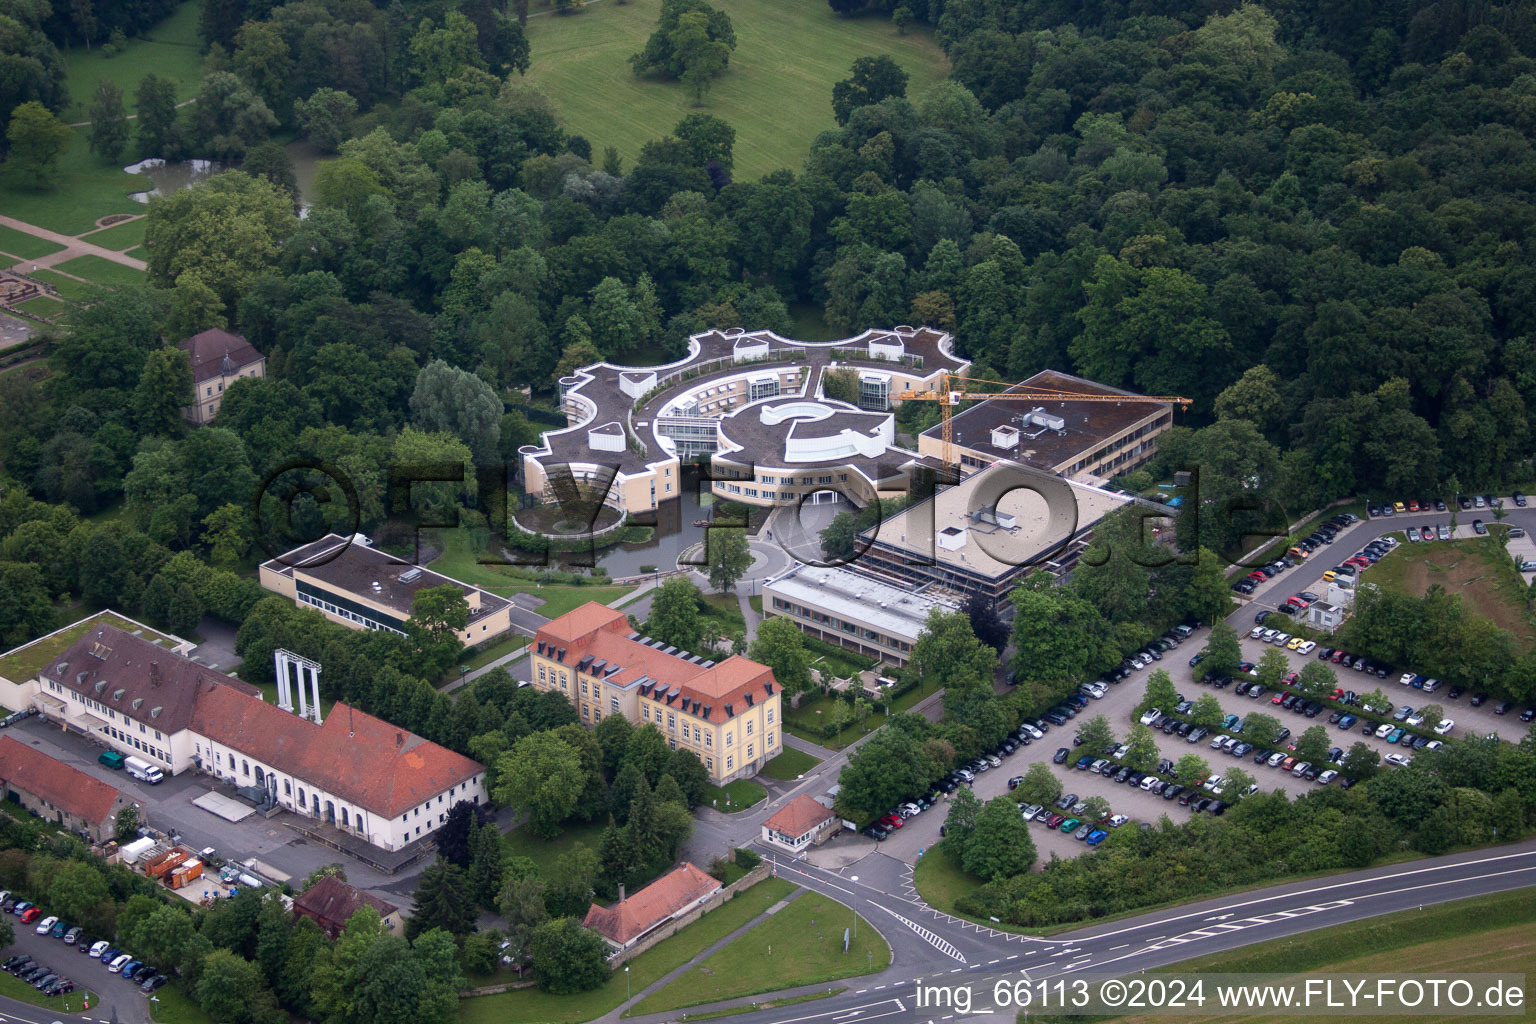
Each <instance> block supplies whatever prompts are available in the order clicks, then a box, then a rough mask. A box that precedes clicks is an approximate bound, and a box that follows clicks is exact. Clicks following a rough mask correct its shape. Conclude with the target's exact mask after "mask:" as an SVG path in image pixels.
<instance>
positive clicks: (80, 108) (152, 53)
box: [64, 0, 203, 122]
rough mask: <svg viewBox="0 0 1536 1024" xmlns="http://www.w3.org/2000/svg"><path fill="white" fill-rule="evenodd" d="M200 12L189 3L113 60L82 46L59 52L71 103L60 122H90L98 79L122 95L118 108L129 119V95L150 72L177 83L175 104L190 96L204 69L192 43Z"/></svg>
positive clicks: (195, 43)
mask: <svg viewBox="0 0 1536 1024" xmlns="http://www.w3.org/2000/svg"><path fill="white" fill-rule="evenodd" d="M200 6H201V5H199V4H197V3H193V2H192V0H188V2H187V3H184V4H182V5H181V6H180V7H178V8H177V9H176V11H175V12H174V13H173V14H172V15H171V16H170V17H169V18H166V19H165V20H164V21H162V22H161V23H160V24H158V25H156V26H154V27H153V28H151V29H150V30H149V31H148V32H146V33H144V35H143V36H140V37H135V38H133V39H130V40H128V48H127V49H126V50H124V51H123V52H122V53H120V54H118V55H117V56H115V57H108V56H106V55H105V54H103V53H102V52H101V47H100V46H93V47H92V48H91V49H90V50H89V51H87V50H86V49H85V47H83V46H80V47H72V48H70V49H68V50H66V51H64V65H65V70H66V72H67V74H68V76H69V79H68V80H69V95H70V100H71V102H70V106H69V109H68V110H67V111H65V113H64V120H65V121H69V122H76V121H84V120H86V119H87V118H89V117H90V116H91V115H90V106H91V98H92V97H93V96H94V95H95V94H96V82H97V80H98V79H101V78H105V79H106V80H107V81H109V82H111V83H113V84H114V85H116V86H117V87H118V88H119V89H121V90H123V105H124V106H126V107H127V108H128V112H129V113H133V112H134V110H136V109H137V104H136V103H135V101H134V98H133V96H134V92H135V90H137V89H138V87H139V82H140V80H141V79H143V77H144V76H145V75H147V74H149V73H150V72H154V73H155V74H157V75H159V76H160V77H161V78H169V79H170V80H171V81H173V82H175V83H176V101H177V102H178V103H180V102H181V101H182V100H186V99H191V98H192V97H193V96H195V95H196V94H197V83H198V73H199V71H200V70H201V69H202V63H203V58H202V54H201V53H199V52H198V39H197V15H198V8H199V7H200Z"/></svg>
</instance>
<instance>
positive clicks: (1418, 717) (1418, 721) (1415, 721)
mask: <svg viewBox="0 0 1536 1024" xmlns="http://www.w3.org/2000/svg"><path fill="white" fill-rule="evenodd" d="M1407 724H1408V725H1411V726H1413V727H1414V728H1415V729H1417V728H1418V727H1419V726H1421V725H1423V724H1424V713H1423V712H1421V711H1415V712H1414V713H1413V714H1411V715H1409V716H1408V721H1407Z"/></svg>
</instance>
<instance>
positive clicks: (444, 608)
mask: <svg viewBox="0 0 1536 1024" xmlns="http://www.w3.org/2000/svg"><path fill="white" fill-rule="evenodd" d="M468 625H469V603H468V602H467V601H466V600H465V599H464V588H463V587H461V586H459V585H458V584H457V583H444V584H443V585H442V586H440V587H423V588H422V589H420V590H418V591H416V593H415V594H414V595H412V597H411V617H410V619H409V620H408V621H407V622H406V632H407V633H409V634H410V635H412V637H413V638H415V639H417V642H418V646H419V647H442V646H448V647H451V648H452V649H453V653H455V654H457V652H458V650H459V649H460V648H461V647H462V646H463V642H462V641H461V640H460V639H459V632H460V631H461V630H462V629H464V627H465V626H468ZM426 674H427V675H428V676H429V677H434V676H435V673H430V672H428V673H426Z"/></svg>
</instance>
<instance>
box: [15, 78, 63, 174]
mask: <svg viewBox="0 0 1536 1024" xmlns="http://www.w3.org/2000/svg"><path fill="white" fill-rule="evenodd" d="M5 137H6V138H7V139H8V140H9V141H10V143H11V145H10V154H9V156H8V157H7V159H6V163H8V164H12V165H14V166H15V167H17V168H19V169H20V170H21V172H22V173H23V174H30V175H31V176H32V180H33V182H34V183H35V184H36V185H37V187H38V188H43V187H44V186H45V185H46V184H47V183H48V181H49V179H50V178H53V177H55V176H56V174H57V172H58V169H59V157H60V156H61V155H62V154H63V152H64V149H65V147H66V146H68V145H69V125H67V124H65V123H64V122H63V121H60V120H59V119H58V118H57V117H54V116H53V114H52V113H51V112H50V111H49V110H48V108H47V107H45V106H43V105H42V104H41V103H39V102H37V101H36V100H29V101H28V102H26V103H23V104H21V105H19V106H18V107H16V109H15V110H13V111H12V112H11V123H10V127H8V128H7V129H6V132H5Z"/></svg>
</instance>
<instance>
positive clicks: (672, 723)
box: [667, 711, 677, 729]
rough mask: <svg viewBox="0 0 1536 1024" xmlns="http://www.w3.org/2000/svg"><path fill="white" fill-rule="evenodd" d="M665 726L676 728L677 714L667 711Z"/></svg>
mask: <svg viewBox="0 0 1536 1024" xmlns="http://www.w3.org/2000/svg"><path fill="white" fill-rule="evenodd" d="M667 728H668V729H676V728H677V716H676V715H674V714H673V713H672V712H670V711H668V712H667Z"/></svg>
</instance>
